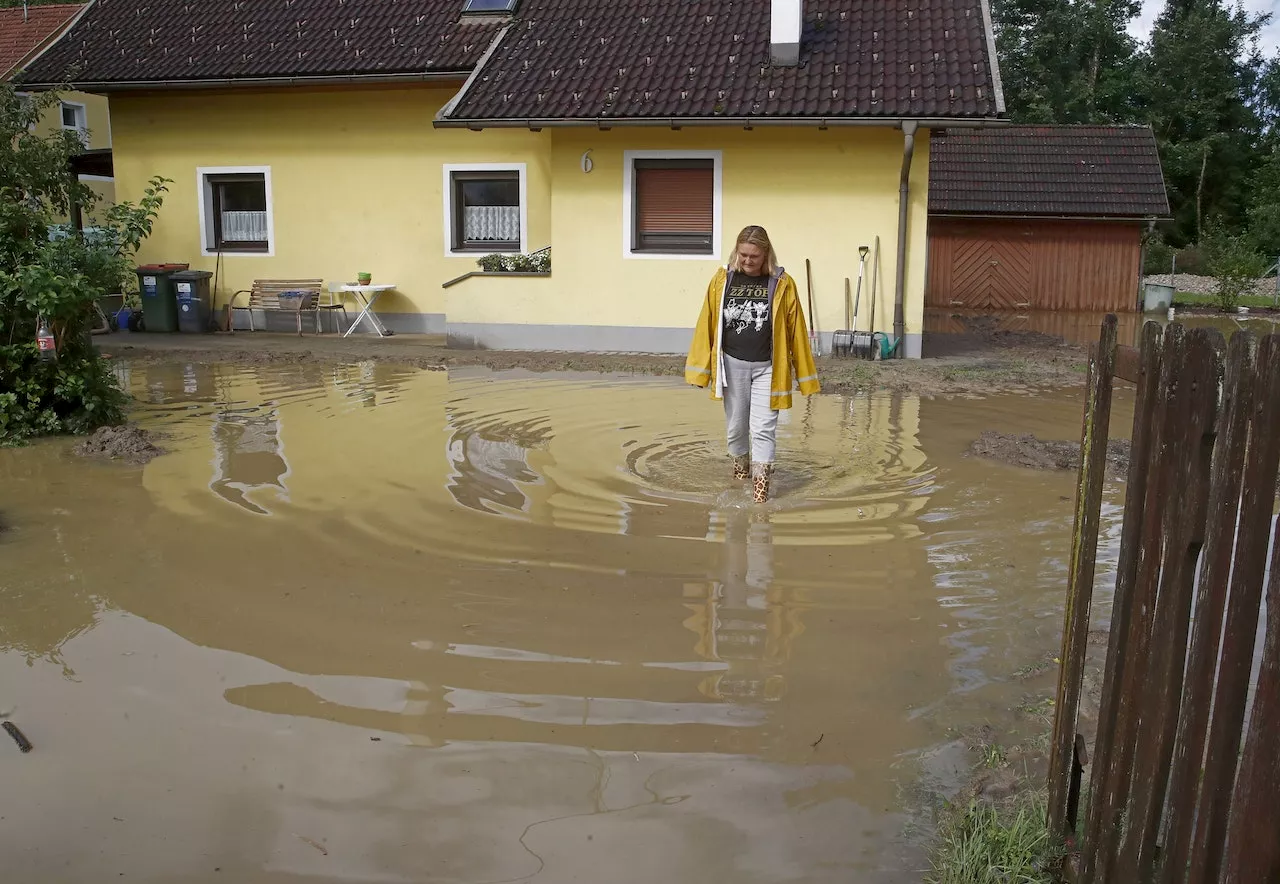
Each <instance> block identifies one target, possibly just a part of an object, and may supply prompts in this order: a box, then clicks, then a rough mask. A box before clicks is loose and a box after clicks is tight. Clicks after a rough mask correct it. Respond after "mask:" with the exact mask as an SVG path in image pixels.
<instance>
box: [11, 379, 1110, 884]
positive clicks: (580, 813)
mask: <svg viewBox="0 0 1280 884" xmlns="http://www.w3.org/2000/svg"><path fill="white" fill-rule="evenodd" d="M118 370H121V371H123V370H124V366H123V365H120V366H118ZM128 380H129V382H130V384H131V385H132V386H131V390H132V391H133V392H134V394H135V396H136V397H137V398H139V399H140V400H141V401H142V402H143V403H144V404H143V405H142V407H141V408H140V409H139V418H140V421H141V423H143V424H144V425H145V426H149V427H153V428H156V429H160V430H162V431H164V432H166V433H169V434H170V436H171V438H170V439H168V440H166V447H168V448H169V449H170V453H169V454H167V455H165V456H164V457H161V458H158V459H156V460H154V461H152V462H151V463H150V464H148V465H147V466H146V467H145V468H144V469H131V468H116V467H114V466H110V465H100V464H89V463H85V462H80V461H75V460H71V459H69V458H66V457H64V456H63V455H62V453H61V449H59V448H57V447H56V446H45V447H34V448H32V449H30V450H28V451H21V452H0V483H3V487H4V488H5V492H6V496H7V498H6V502H5V506H6V508H7V509H11V512H10V513H9V515H10V516H11V520H12V521H14V523H15V524H17V525H18V526H19V528H18V529H17V530H15V532H13V533H12V534H11V535H9V536H8V537H6V538H0V556H3V557H4V561H5V565H6V567H5V568H4V569H0V609H2V610H3V611H4V617H2V618H0V684H2V685H3V686H4V688H3V691H0V694H4V695H2V696H0V708H3V707H4V706H5V705H6V703H13V702H16V703H17V704H18V705H19V706H20V708H22V709H23V712H24V722H27V723H29V724H30V725H31V726H32V731H33V732H34V734H35V735H36V736H39V737H40V739H41V742H42V745H44V746H47V747H48V748H47V749H46V750H45V751H44V752H43V753H42V754H40V756H39V758H36V759H35V760H34V761H33V762H32V763H24V764H23V765H22V768H23V770H22V771H21V772H19V781H18V782H17V783H16V784H13V785H11V784H9V783H7V784H6V790H0V816H3V817H5V818H6V819H10V820H15V819H21V825H22V826H23V827H24V828H22V829H21V830H19V829H6V828H0V855H5V856H6V858H8V857H11V856H17V857H18V859H17V864H16V867H15V868H16V871H15V872H14V875H15V876H16V877H15V880H51V879H56V878H57V877H58V876H59V875H63V876H66V875H71V876H73V877H74V876H78V878H79V879H80V880H92V879H94V877H95V874H96V871H97V866H96V865H94V863H98V862H100V857H101V856H102V855H103V851H108V853H109V854H110V855H111V856H112V858H113V860H114V861H115V862H116V863H117V864H118V865H119V866H120V868H119V869H118V871H123V872H126V873H128V877H130V878H140V879H149V880H184V881H205V880H217V879H218V878H219V877H226V874H222V875H221V876H219V875H214V874H213V873H212V871H211V870H212V869H213V868H215V867H216V868H221V869H223V870H224V872H227V870H229V869H234V870H235V874H234V875H233V877H235V878H236V879H237V880H245V881H252V880H259V879H261V876H262V874H263V873H264V870H267V871H268V872H269V873H270V874H276V875H278V876H279V875H286V874H287V875H291V876H293V877H295V878H297V879H304V878H305V879H308V880H316V881H333V880H341V879H345V880H373V879H379V880H384V879H385V880H425V879H430V880H433V881H437V880H438V881H442V882H443V881H456V882H464V881H476V880H489V881H498V880H521V876H524V877H526V878H527V877H529V876H531V875H533V874H535V873H541V874H542V875H543V877H545V879H546V880H549V881H561V880H575V879H578V880H592V881H599V882H601V884H613V882H622V881H627V882H630V881H641V880H644V881H647V880H653V879H654V878H657V879H659V880H678V881H683V880H694V879H697V880H711V881H730V880H732V881H762V882H763V881H769V882H771V884H772V882H777V881H788V880H792V881H805V882H826V881H832V882H835V881H850V880H857V881H868V882H881V884H886V882H892V884H898V882H906V881H914V880H918V875H914V874H913V873H911V872H910V870H911V869H913V868H918V867H919V862H920V859H919V856H918V855H917V854H915V853H914V852H913V851H914V848H912V847H910V846H907V847H903V846H902V845H901V843H900V838H899V833H900V827H901V825H902V822H903V817H902V815H901V810H902V804H903V802H902V798H901V795H900V789H901V787H902V786H903V784H904V782H910V781H911V779H912V776H913V770H912V768H911V765H912V764H913V763H914V759H917V758H921V757H923V755H924V753H927V752H929V751H930V750H931V749H932V748H934V747H936V746H938V745H939V744H940V743H942V742H945V741H946V739H947V737H946V735H945V733H944V730H943V727H942V726H940V725H938V723H937V722H934V721H931V720H930V719H929V718H928V717H927V716H925V715H923V714H922V710H927V709H929V708H931V707H934V706H936V705H937V704H939V703H940V701H941V700H943V699H944V698H947V697H949V696H951V695H953V694H955V693H956V692H958V691H962V690H963V691H971V692H972V693H970V694H968V695H967V697H973V696H975V695H976V693H977V691H978V690H979V689H981V688H984V687H985V688H991V687H992V685H993V683H996V682H998V681H999V679H1000V673H1001V671H1002V670H1001V667H1004V666H1005V665H1006V663H1007V662H1008V661H1009V660H1011V659H1013V658H1015V657H1016V656H1017V652H1018V651H1019V649H1020V648H1022V647H1024V644H1025V642H1026V638H1025V635H1026V631H1027V628H1028V623H1032V624H1033V625H1035V626H1036V627H1040V628H1043V629H1045V630H1049V629H1051V628H1052V627H1053V626H1054V624H1055V623H1060V612H1051V614H1050V616H1048V617H1040V616H1039V615H1040V614H1041V613H1042V612H1043V611H1044V610H1045V609H1047V608H1051V607H1052V604H1053V602H1052V601H1051V602H1049V603H1047V604H1046V599H1054V598H1056V597H1057V595H1060V591H1061V583H1062V581H1063V580H1064V579H1065V570H1066V561H1067V552H1068V540H1069V519H1070V501H1069V499H1067V497H1066V496H1065V495H1066V493H1067V492H1069V490H1070V485H1071V480H1070V477H1069V476H1067V477H1063V476H1056V475H1038V476H1033V477H1030V478H1028V476H1027V475H1026V474H1025V473H1022V472H1020V471H1016V470H1012V469H1010V468H1006V467H1001V466H999V465H991V464H987V463H985V462H981V461H977V460H974V459H967V458H963V457H962V456H961V455H962V452H963V451H964V450H965V448H966V447H967V445H968V443H969V442H970V441H971V440H972V439H973V438H974V437H976V435H977V434H978V432H980V430H981V429H983V428H985V427H986V426H988V425H991V423H990V422H992V421H994V424H995V426H996V427H997V428H1000V429H1004V428H1006V427H1005V426H1004V425H1002V424H1001V423H1000V422H1001V421H1004V420H1008V421H1011V422H1016V423H1018V424H1019V425H1022V426H1027V425H1028V422H1029V421H1036V420H1038V421H1040V423H1036V424H1034V425H1033V426H1031V427H1030V428H1031V429H1034V430H1035V432H1036V433H1037V435H1041V436H1044V437H1047V438H1071V437H1073V436H1075V435H1076V434H1077V433H1078V414H1079V411H1078V408H1077V407H1075V403H1074V402H1073V401H1066V400H1062V401H1056V400H1052V399H1051V398H1049V397H1040V398H1037V399H1035V400H1030V399H1010V400H1008V401H996V400H992V401H989V402H983V401H979V400H971V401H965V402H963V403H954V402H945V401H934V402H930V403H928V405H927V406H926V408H927V410H926V411H924V412H922V410H921V409H922V404H921V402H920V400H919V399H918V398H916V397H913V396H899V397H890V396H862V397H854V398H849V399H845V398H841V397H836V396H823V397H815V398H813V399H810V400H806V401H805V402H806V404H805V407H804V409H803V410H801V409H797V410H796V414H795V415H794V416H793V417H792V418H791V419H790V420H789V421H787V422H785V423H784V424H783V425H782V426H781V428H780V433H779V442H780V447H781V451H782V457H781V458H780V460H781V462H782V467H781V470H780V473H779V480H778V489H779V494H778V496H777V498H776V499H775V500H774V501H772V502H771V503H770V505H769V506H766V507H756V506H752V505H751V504H750V503H749V497H748V492H747V490H746V489H745V488H743V487H741V486H739V485H737V484H735V483H732V482H731V481H730V479H729V464H728V462H727V459H726V458H725V457H724V454H723V438H722V435H723V419H722V416H721V415H720V414H719V413H718V412H717V410H716V409H715V408H714V407H713V406H711V405H710V404H709V403H708V402H707V400H706V398H705V396H703V395H700V394H699V393H697V392H696V391H689V390H687V389H686V388H685V387H684V386H683V385H682V384H679V383H677V382H674V381H667V380H660V379H658V380H654V379H645V380H633V381H632V380H628V381H623V380H616V379H610V380H609V381H608V382H607V383H606V382H602V381H600V380H598V379H597V380H590V381H587V380H571V379H563V378H562V379H558V380H553V379H550V378H543V379H538V380H536V381H530V380H515V379H512V378H509V377H502V376H479V377H477V376H476V374H475V373H469V374H468V376H467V377H462V378H459V377H450V376H448V375H447V374H445V373H443V372H417V371H412V370H407V369H398V368H392V367H389V366H385V365H381V364H378V365H374V364H366V365H361V366H316V365H274V364H273V365H265V366H259V367H255V368H251V369H235V368H228V367H220V366H201V365H190V366H188V365H174V366H154V367H152V366H147V367H143V366H133V367H131V368H129V369H128ZM1118 395H1120V394H1118ZM619 402H625V403H626V406H625V409H623V408H620V407H619V405H618V403H619ZM286 428H287V429H286ZM286 433H287V436H288V453H287V456H286V453H285V440H284V436H285V434H286ZM211 464H212V469H213V474H214V475H213V479H212V480H210V479H209V478H208V477H209V469H210V465H211ZM72 489H74V493H72ZM1063 501H1066V502H1065V503H1063ZM227 503H232V504H234V505H233V506H227ZM264 520H265V521H264ZM264 528H265V529H267V530H263V529H264ZM169 538H174V540H172V541H170V540H169ZM187 538H196V539H197V541H196V542H188V540H187ZM10 563H12V565H13V566H12V567H10ZM1010 566H1012V567H1010ZM43 660H52V661H55V665H53V666H49V665H47V664H44V663H43V662H42V661H43ZM62 661H65V662H66V665H67V666H68V667H69V668H70V669H74V671H75V672H76V673H77V677H79V678H81V679H83V680H84V681H83V685H79V684H72V683H70V682H68V681H67V679H66V678H65V677H64V673H63V671H62V669H61V666H60V664H61V662H62ZM28 662H30V663H32V664H33V665H30V666H29V665H28ZM1025 662H1027V661H1026V660H1025V659H1020V660H1016V662H1014V663H1013V665H1010V666H1008V667H1007V670H1005V671H1008V670H1011V669H1013V668H1016V666H1018V665H1022V664H1023V663H1025ZM8 693H13V694H14V695H15V697H16V700H13V699H6V697H7V696H8ZM126 713H127V714H126ZM53 722H65V726H64V727H63V728H62V731H61V733H65V734H80V733H83V732H84V731H86V730H89V729H101V730H102V731H103V733H104V736H105V737H106V739H104V740H103V741H102V743H101V744H100V745H99V744H94V748H93V751H89V750H87V749H86V748H85V747H84V746H83V745H81V744H80V743H79V742H78V741H77V739H75V738H61V737H60V736H59V731H58V729H57V728H55V727H53V726H52V724H51V723H53ZM60 738H61V739H63V744H62V745H61V746H59V745H58V743H57V741H58V740H59V739H60ZM157 740H158V741H159V742H157ZM156 745H159V746H161V747H165V748H161V749H160V750H156V749H155V748H154V746H156ZM423 750H429V751H423ZM33 755H34V754H33ZM192 757H199V758H200V759H201V765H200V766H193V765H191V764H190V763H189V759H190V758H192ZM43 758H48V759H49V761H48V762H47V764H48V765H49V766H48V767H40V764H42V762H41V761H40V759H43ZM55 768H56V769H55ZM59 770H61V771H63V775H62V778H61V779H59V776H58V773H59ZM206 770H207V771H208V772H207V773H204V772H202V771H206ZM66 771H71V772H72V773H71V774H68V773H66ZM67 782H74V785H73V786H70V787H66V786H64V787H61V788H59V787H57V785H58V784H59V783H63V784H65V783H67ZM137 782H145V783H147V784H153V785H154V788H153V789H151V790H150V791H147V790H143V791H142V792H137V790H132V789H130V788H129V786H130V784H131V783H137ZM99 790H101V791H99ZM135 793H136V797H133V796H135ZM33 795H39V796H44V797H43V798H42V799H41V800H43V801H45V802H46V803H45V804H44V805H43V806H44V807H45V808H46V811H47V814H46V815H47V817H49V818H53V817H57V818H58V819H59V821H60V822H59V826H58V827H57V828H58V830H59V832H61V831H62V830H63V829H65V830H66V831H74V832H76V833H77V835H76V838H77V840H78V842H79V843H78V844H77V846H78V847H79V848H80V850H79V852H77V853H76V855H75V856H74V857H72V858H71V860H70V861H71V863H72V866H70V867H69V868H71V869H72V871H70V872H64V870H63V867H62V866H59V865H56V863H58V862H61V861H62V859H63V854H60V853H58V852H57V851H54V850H48V851H45V852H42V851H40V850H30V849H28V848H27V847H26V845H27V844H28V843H30V844H36V845H40V844H42V843H48V842H49V841H50V838H47V837H45V835H46V833H45V832H44V831H43V829H42V828H41V824H40V823H39V821H38V820H34V821H33V819H32V817H31V816H30V815H23V814H20V813H18V805H16V804H11V803H5V802H13V801H17V802H22V801H24V800H29V799H30V796H33ZM49 796H53V797H49ZM108 800H109V801H110V802H111V803H112V804H111V806H112V807H113V813H115V814H116V815H117V816H119V818H120V819H121V820H128V821H129V823H128V824H124V823H115V822H111V823H110V824H109V825H105V826H101V827H99V826H98V824H97V822H96V821H95V819H93V818H90V816H89V815H90V814H92V813H94V812H96V810H98V809H100V808H101V807H102V806H103V802H104V801H108ZM117 807H118V808H119V810H114V808H117ZM108 819H109V817H108ZM135 820H136V821H137V823H136V828H133V826H134V825H135V823H134V821H135ZM442 820H443V821H446V822H444V823H442V822H441V821H442ZM63 821H65V826H64V825H63ZM559 821H569V822H565V823H563V824H561V823H560V822H559ZM6 825H8V824H6ZM579 825H589V826H592V827H593V828H592V829H591V830H590V831H592V832H593V833H594V836H595V841H594V842H587V843H586V844H585V846H584V841H583V839H582V838H581V837H578V836H576V835H575V836H573V837H570V836H569V832H568V830H569V829H570V828H572V827H573V826H579ZM10 832H17V833H18V834H17V835H10V834H9V833H10ZM299 836H305V837H307V838H310V839H312V840H313V841H315V842H316V843H320V844H324V845H327V849H328V850H329V851H330V853H329V854H328V855H327V856H326V855H322V854H320V853H319V852H318V851H317V850H316V849H314V848H313V847H310V846H308V844H307V843H305V842H302V841H301V840H300V839H299ZM6 837H10V838H18V839H19V840H18V841H15V842H12V843H10V842H6V841H5V840H4V839H5V838H6ZM42 838H44V842H42ZM160 844H162V845H163V849H154V848H156V846H157V845H160ZM397 845H399V846H398V847H397ZM903 850H906V851H907V852H908V854H909V856H908V858H907V859H903V858H902V854H901V851H903ZM531 851H536V855H537V859H536V860H535V859H533V858H532V856H531ZM602 857H608V858H609V859H610V860H612V861H611V862H604V861H602ZM623 859H625V860H626V861H622V860H623ZM209 860H213V861H212V862H209ZM654 862H659V863H660V868H658V869H657V870H656V871H655V869H654V867H653V863H654ZM206 865H207V866H208V869H209V871H207V872H201V871H199V870H200V869H204V868H205V866H206ZM7 870H8V869H7ZM113 871H116V869H114V867H113Z"/></svg>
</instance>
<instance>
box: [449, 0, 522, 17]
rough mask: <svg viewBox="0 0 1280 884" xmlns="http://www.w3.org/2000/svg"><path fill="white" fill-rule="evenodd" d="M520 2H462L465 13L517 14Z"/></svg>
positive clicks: (474, 0)
mask: <svg viewBox="0 0 1280 884" xmlns="http://www.w3.org/2000/svg"><path fill="white" fill-rule="evenodd" d="M518 2H520V0H462V11H463V13H464V14H465V13H468V12H515V11H516V4H517V3H518Z"/></svg>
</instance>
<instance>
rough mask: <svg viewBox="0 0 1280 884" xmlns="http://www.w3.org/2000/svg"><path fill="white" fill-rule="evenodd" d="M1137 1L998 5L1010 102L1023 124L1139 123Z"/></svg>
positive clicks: (1004, 1)
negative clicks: (1132, 32) (1131, 28)
mask: <svg viewBox="0 0 1280 884" xmlns="http://www.w3.org/2000/svg"><path fill="white" fill-rule="evenodd" d="M1139 11H1140V4H1139V2H1138V0H997V2H996V3H995V4H994V6H993V9H992V14H993V16H994V18H995V24H996V48H997V54H998V55H999V57H1000V65H1001V76H1002V79H1003V83H1004V89H1005V104H1006V105H1007V106H1008V108H1009V113H1010V116H1011V117H1013V119H1015V120H1017V121H1018V122H1022V123H1107V122H1130V121H1132V120H1134V119H1135V117H1136V114H1137V109H1136V107H1135V106H1134V94H1133V89H1132V83H1133V79H1134V72H1135V65H1136V51H1137V46H1136V45H1135V43H1134V41H1133V38H1132V37H1130V36H1129V33H1128V30H1127V29H1128V25H1129V22H1130V21H1132V20H1133V18H1134V16H1136V15H1137V14H1138V12H1139Z"/></svg>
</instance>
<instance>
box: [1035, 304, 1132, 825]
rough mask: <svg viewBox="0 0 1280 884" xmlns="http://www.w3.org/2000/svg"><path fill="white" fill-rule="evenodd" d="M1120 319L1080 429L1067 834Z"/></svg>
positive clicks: (1056, 791)
mask: <svg viewBox="0 0 1280 884" xmlns="http://www.w3.org/2000/svg"><path fill="white" fill-rule="evenodd" d="M1116 323H1117V320H1116V317H1115V315H1114V314H1109V315H1108V316H1107V317H1106V319H1105V320H1103V323H1102V333H1101V335H1100V336H1099V339H1098V346H1097V347H1096V348H1095V352H1094V356H1093V358H1091V359H1090V360H1089V398H1088V401H1087V403H1086V405H1085V412H1084V421H1083V426H1082V427H1081V430H1080V473H1079V480H1078V482H1077V484H1076V516H1075V533H1074V536H1073V537H1072V540H1071V566H1070V572H1069V574H1068V578H1067V610H1066V619H1065V624H1066V625H1065V628H1064V629H1063V631H1062V652H1061V655H1060V656H1059V658H1058V659H1059V660H1061V661H1062V663H1061V668H1060V669H1059V670H1058V696H1057V703H1056V706H1055V707H1054V719H1055V720H1054V729H1053V735H1054V736H1053V740H1054V744H1053V747H1052V749H1051V754H1050V756H1049V809H1048V822H1049V831H1051V832H1053V833H1054V834H1055V835H1061V836H1065V835H1066V834H1067V832H1066V828H1065V826H1064V825H1063V822H1064V819H1065V817H1066V814H1067V804H1068V801H1069V797H1070V792H1071V782H1072V779H1073V776H1072V766H1073V765H1072V760H1073V757H1074V752H1073V747H1074V745H1075V738H1076V715H1077V712H1078V711H1079V708H1080V685H1081V682H1082V681H1083V679H1084V660H1085V652H1086V651H1087V650H1088V645H1087V640H1088V637H1089V612H1090V608H1091V607H1092V603H1093V577H1094V570H1095V567H1096V565H1097V560H1098V523H1099V520H1100V517H1101V512H1102V488H1103V482H1104V480H1105V479H1106V474H1107V442H1108V441H1109V439H1110V435H1109V434H1110V430H1111V394H1112V389H1113V387H1114V372H1115V359H1116Z"/></svg>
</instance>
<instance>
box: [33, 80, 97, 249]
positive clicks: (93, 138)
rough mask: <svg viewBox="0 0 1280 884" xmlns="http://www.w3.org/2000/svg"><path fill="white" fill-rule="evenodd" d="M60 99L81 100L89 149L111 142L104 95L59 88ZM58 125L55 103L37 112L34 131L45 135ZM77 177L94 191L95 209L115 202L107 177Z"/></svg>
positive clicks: (58, 109)
mask: <svg viewBox="0 0 1280 884" xmlns="http://www.w3.org/2000/svg"><path fill="white" fill-rule="evenodd" d="M58 100H59V101H60V102H67V103H70V104H82V105H84V109H85V121H86V124H87V127H88V130H89V143H88V145H87V147H88V148H89V149H90V150H106V149H109V148H110V147H111V146H112V138H111V112H110V107H109V101H108V99H107V97H106V96H105V95H91V94H89V93H87V92H62V93H59V95H58ZM61 129H62V108H61V105H60V104H55V105H54V106H53V107H51V108H50V109H49V110H47V111H45V112H44V113H43V114H41V115H40V120H39V121H38V122H37V123H36V127H35V131H36V133H37V134H39V135H48V134H50V133H52V132H58V131H61ZM81 180H82V181H83V182H84V183H85V184H87V185H88V186H89V187H90V188H92V189H93V191H94V192H95V193H97V194H98V197H99V199H100V201H101V202H100V203H99V209H102V208H104V207H106V206H109V205H111V204H112V203H113V202H115V182H114V181H113V180H112V179H108V178H89V177H83V176H82V178H81ZM85 223H86V224H92V223H93V217H92V216H90V217H88V218H86V219H85Z"/></svg>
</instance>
